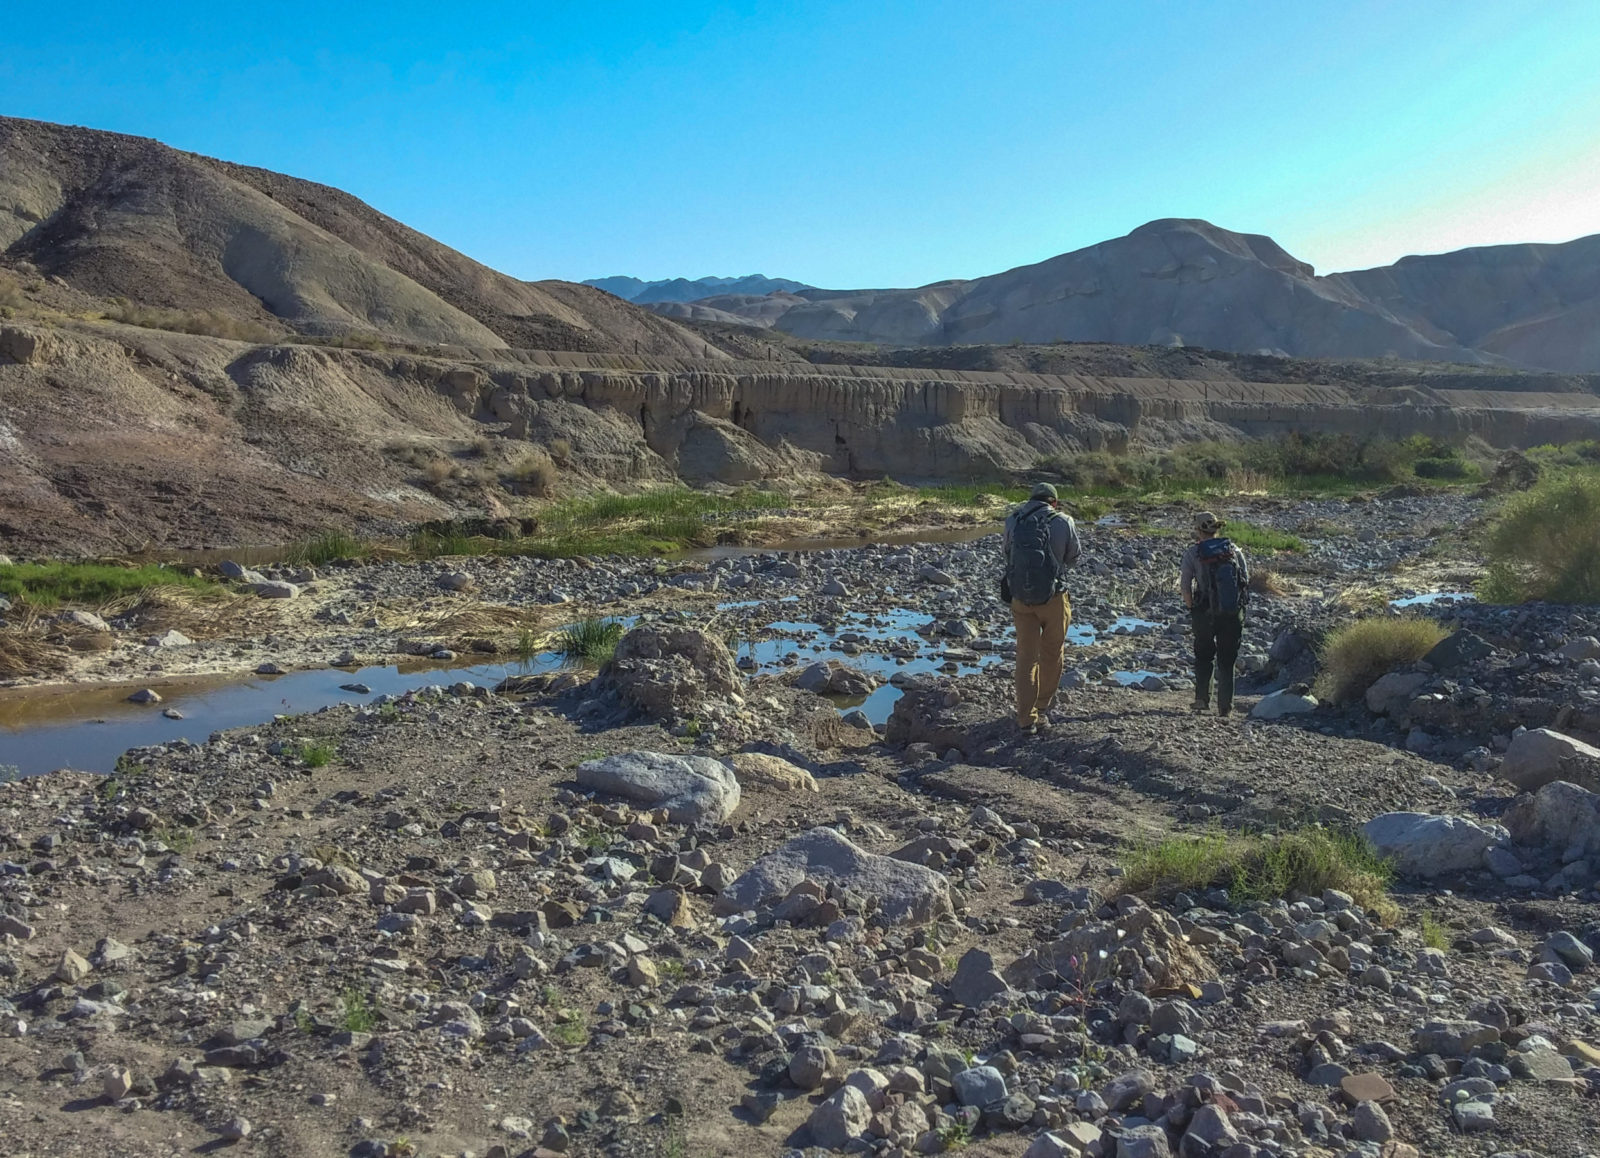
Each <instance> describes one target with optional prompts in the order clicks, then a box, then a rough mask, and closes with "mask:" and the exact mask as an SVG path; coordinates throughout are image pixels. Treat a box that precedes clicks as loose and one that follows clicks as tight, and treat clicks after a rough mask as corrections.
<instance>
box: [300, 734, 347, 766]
mask: <svg viewBox="0 0 1600 1158" xmlns="http://www.w3.org/2000/svg"><path fill="white" fill-rule="evenodd" d="M338 754H339V749H337V748H335V747H334V746H333V745H332V744H331V743H329V742H327V741H326V740H318V741H314V742H307V743H305V744H301V745H300V759H301V760H303V761H305V765H306V767H307V768H326V767H327V766H328V765H329V764H332V763H333V761H334V758H335V757H336V756H338Z"/></svg>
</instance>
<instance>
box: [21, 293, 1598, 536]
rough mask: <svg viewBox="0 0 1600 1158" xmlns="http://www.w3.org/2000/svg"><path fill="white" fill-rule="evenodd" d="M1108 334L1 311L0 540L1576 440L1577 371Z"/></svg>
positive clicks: (1580, 403)
mask: <svg viewBox="0 0 1600 1158" xmlns="http://www.w3.org/2000/svg"><path fill="white" fill-rule="evenodd" d="M1116 353H1117V352H1116V351H1114V350H1111V351H1108V350H1090V351H1087V352H1085V359H1084V361H1083V362H1082V363H1081V364H1077V365H1064V364H1060V363H1054V364H1052V370H1053V372H1050V373H1030V372H1026V371H1021V370H987V371H981V370H966V369H942V370H930V369H925V368H902V367H894V366H850V365H842V364H813V363H810V362H804V361H756V360H739V361H735V360H731V359H727V358H723V359H721V360H717V361H706V360H702V359H695V360H685V359H672V358H650V357H643V356H638V357H636V356H633V355H623V354H604V355H602V354H554V353H548V352H543V353H541V352H535V351H527V350H511V349H506V350H499V351H493V352H489V351H484V352H482V353H481V355H480V356H478V357H444V356H433V357H429V356H422V355H418V354H414V353H396V352H392V351H381V350H379V351H367V350H346V349H334V348H327V347H322V346H314V345H292V344H291V345H270V344H269V345H252V344H248V343H243V342H235V341H226V340H222V339H217V338H210V337H202V336H197V335H189V334H176V333H169V332H166V331H161V330H152V329H146V328H141V327H135V326H126V325H110V324H106V323H98V322H96V323H91V322H75V323H66V322H60V323H58V324H53V325H51V324H43V323H41V322H38V321H30V322H28V323H22V322H13V323H6V324H0V552H5V551H12V552H28V553H33V552H56V551H65V552H68V553H76V552H83V551H88V552H105V551H118V552H120V551H128V550H136V549H139V548H142V547H163V548H167V549H188V548H196V547H205V546H213V547H224V546H232V545H238V544H250V543H254V544H264V545H275V544H282V543H285V542H288V541H291V540H293V539H296V538H299V537H302V536H304V535H305V534H307V533H310V532H314V531H317V530H320V529H323V528H325V527H328V526H342V527H351V526H356V527H359V528H361V529H362V530H363V531H364V532H365V533H371V534H379V535H385V534H394V533H398V532H400V531H403V530H404V529H405V527H406V526H407V525H408V524H412V523H415V522H417V521H420V520H425V519H433V518H446V517H451V516H454V515H460V514H469V513H470V514H483V513H488V514H490V515H491V516H499V515H504V514H507V513H510V510H511V509H512V508H513V507H515V506H516V504H518V503H520V502H522V501H524V500H523V498H522V496H525V495H528V494H538V493H540V490H539V489H538V488H536V489H533V490H529V489H527V488H526V486H525V482H526V481H528V480H533V481H537V480H539V479H543V480H544V482H543V483H541V484H540V486H541V487H543V486H547V485H549V484H551V483H554V482H556V481H557V480H556V477H555V476H556V475H557V474H558V473H559V486H560V488H561V489H564V490H574V489H581V488H583V487H589V486H594V485H597V484H602V483H605V484H618V483H623V484H626V483H652V482H672V481H676V480H683V481H687V482H691V483H730V484H739V483H750V482H757V481H760V480H763V479H772V480H781V481H784V482H787V483H793V482H794V481H795V480H797V479H799V478H802V477H804V476H806V475H808V474H809V475H811V476H813V477H815V476H817V475H818V474H832V475H842V476H846V477H877V476H880V475H882V474H885V473H887V474H889V475H891V476H893V477H895V478H898V479H901V480H928V479H940V478H946V479H948V478H972V477H982V478H992V477H995V476H997V475H1006V474H1011V473H1020V472H1026V471H1028V470H1030V469H1032V468H1033V467H1034V465H1035V464H1036V463H1037V461H1038V460H1039V458H1040V457H1041V456H1045V455H1054V454H1061V453H1069V452H1074V451H1082V450H1092V449H1111V450H1120V449H1125V448H1128V447H1133V446H1165V445H1171V444H1173V443H1176V442H1183V441H1193V440H1197V439H1237V438H1240V437H1243V436H1255V435H1274V434H1280V433H1283V432H1286V431H1290V430H1303V431H1329V432H1340V433H1348V434H1353V435H1357V436H1366V435H1367V434H1370V433H1371V432H1372V431H1373V430H1375V429H1378V430H1383V431H1384V432H1385V433H1386V434H1388V435H1391V436H1395V437H1401V436H1406V435H1411V434H1424V435H1429V436H1432V437H1437V438H1442V439H1446V440H1452V441H1459V440H1461V439H1463V438H1466V437H1468V436H1477V437H1479V438H1482V439H1484V440H1485V441H1487V442H1489V443H1490V444H1492V445H1495V446H1529V445H1538V444H1541V443H1548V442H1569V441H1575V440H1578V439H1585V438H1596V437H1600V403H1597V400H1596V398H1595V396H1594V394H1593V393H1591V392H1588V391H1587V390H1584V389H1583V388H1582V387H1583V385H1584V380H1582V379H1573V378H1568V377H1561V376H1556V375H1544V376H1537V375H1520V376H1518V375H1507V374H1503V373H1496V374H1482V375H1473V374H1457V373H1452V374H1447V375H1441V376H1438V378H1437V382H1436V383H1435V380H1434V379H1433V378H1431V377H1430V376H1428V375H1425V374H1421V373H1415V374H1413V375H1411V376H1410V377H1409V378H1408V379H1407V384H1404V385H1401V384H1398V383H1397V382H1394V381H1392V380H1387V379H1381V378H1380V379H1377V384H1371V385H1369V384H1366V383H1363V382H1360V381H1359V380H1356V381H1350V380H1340V379H1338V378H1337V377H1336V378H1335V379H1334V380H1333V381H1326V380H1324V381H1312V382H1306V381H1290V382H1281V381H1280V382H1274V381H1263V380H1261V378H1260V377H1259V376H1256V377H1247V376H1246V375H1245V374H1244V373H1242V372H1241V370H1240V368H1238V367H1236V366H1234V365H1233V364H1230V363H1229V362H1227V361H1226V360H1221V359H1205V358H1199V357H1198V356H1197V357H1196V358H1195V359H1194V361H1193V362H1192V364H1188V365H1183V366H1180V365H1178V364H1177V362H1178V361H1179V360H1180V359H1178V358H1177V357H1176V355H1174V356H1173V357H1169V358H1166V359H1155V360H1141V359H1136V358H1135V359H1129V358H1120V359H1119V358H1117V357H1115V355H1116ZM1183 353H1184V359H1183V360H1186V359H1187V357H1188V355H1187V352H1183ZM1280 364H1281V365H1282V367H1283V369H1284V371H1285V376H1288V375H1289V374H1290V372H1294V373H1298V372H1299V370H1297V369H1296V365H1297V364H1294V363H1280ZM1302 369H1303V367H1302ZM1257 372H1259V367H1258V368H1257ZM1181 374H1186V375H1195V376H1194V377H1186V376H1177V375H1181ZM553 459H559V462H558V463H553ZM557 466H559V472H558V471H557V470H556V467H557Z"/></svg>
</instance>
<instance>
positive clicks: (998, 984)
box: [950, 949, 1017, 1096]
mask: <svg viewBox="0 0 1600 1158" xmlns="http://www.w3.org/2000/svg"><path fill="white" fill-rule="evenodd" d="M1015 996H1017V992H1016V990H1014V989H1012V988H1011V986H1009V985H1007V984H1006V983H1005V979H1004V978H1002V977H1001V976H1000V974H999V973H997V972H996V971H995V967H994V958H993V957H992V956H991V955H990V954H989V953H987V952H985V951H984V950H982V949H968V950H967V951H966V953H964V954H963V955H962V957H961V961H960V963H959V964H957V965H956V974H955V976H954V977H952V978H951V979H950V999H951V1000H952V1001H954V1002H956V1004H958V1005H965V1006H967V1007H968V1008H971V1009H976V1008H978V1006H980V1005H982V1004H983V1003H984V1002H986V1001H993V1000H995V999H997V998H1011V997H1015ZM1002 1096H1003V1095H1002Z"/></svg>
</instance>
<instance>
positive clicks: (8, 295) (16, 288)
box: [0, 269, 22, 309]
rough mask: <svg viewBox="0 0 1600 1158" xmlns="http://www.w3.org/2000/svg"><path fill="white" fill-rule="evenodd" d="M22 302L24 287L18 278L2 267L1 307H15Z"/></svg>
mask: <svg viewBox="0 0 1600 1158" xmlns="http://www.w3.org/2000/svg"><path fill="white" fill-rule="evenodd" d="M21 304H22V287H21V286H20V285H18V284H17V279H16V278H14V277H12V276H11V275H10V274H9V273H7V272H6V271H5V270H3V269H0V307H4V308H7V309H13V308H15V307H17V306H20V305H21Z"/></svg>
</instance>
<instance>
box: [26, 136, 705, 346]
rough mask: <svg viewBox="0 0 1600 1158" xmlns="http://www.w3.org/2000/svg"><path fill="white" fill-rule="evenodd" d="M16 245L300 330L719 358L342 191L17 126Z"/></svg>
mask: <svg viewBox="0 0 1600 1158" xmlns="http://www.w3.org/2000/svg"><path fill="white" fill-rule="evenodd" d="M0 247H3V249H4V256H5V258H6V259H7V261H8V262H10V263H13V264H14V263H17V262H21V261H27V262H31V263H32V264H33V265H34V266H36V267H38V269H39V270H40V271H42V272H43V273H45V274H48V275H54V276H56V277H60V278H62V279H63V280H64V281H65V282H67V283H68V284H69V285H70V286H72V287H73V288H74V289H76V290H80V291H82V292H83V293H85V294H88V295H90V296H91V297H95V298H102V299H104V298H112V297H122V298H127V299H129V300H130V301H132V302H135V303H137V304H140V305H146V306H155V307H164V308H171V309H180V310H208V311H213V312H216V313H220V314H223V315H226V316H228V317H232V318H237V319H240V320H243V321H247V322H254V323H259V324H264V325H267V326H271V327H278V326H281V327H286V328H287V329H288V330H290V331H293V332H294V333H297V334H302V335H312V336H324V337H326V336H339V335H344V334H350V333H362V334H377V335H380V336H382V337H384V338H388V339H391V340H398V341H401V342H407V343H419V344H445V345H454V346H467V347H472V348H477V349H502V348H505V347H507V346H514V347H531V348H540V349H563V350H587V351H607V350H614V351H628V352H635V351H636V352H639V353H644V354H657V355H669V356H690V355H696V356H706V355H709V356H716V352H715V351H714V350H709V351H708V350H707V349H706V348H705V347H704V345H703V344H702V343H701V342H700V341H699V340H698V339H696V338H695V337H693V336H692V335H690V334H688V333H686V332H685V331H684V330H683V329H681V328H680V327H678V326H677V325H675V324H674V323H672V322H670V321H668V320H666V319H663V318H658V317H656V316H654V315H652V314H650V313H649V312H648V311H645V310H643V309H640V308H638V307H635V306H631V305H628V304H627V303H625V302H622V301H619V300H618V299H617V298H614V297H612V296H611V295H609V294H605V293H602V292H601V291H599V290H596V289H593V288H592V287H589V286H581V285H574V284H571V283H568V282H559V281H544V282H524V281H518V280H517V279H516V278H513V277H509V276H507V275H505V274H502V273H498V272H496V271H495V270H492V269H489V268H488V267H487V266H484V265H480V264H479V263H478V262H475V261H473V260H472V259H471V258H469V257H466V256H465V255H463V254H461V253H458V252H456V251H455V250H453V249H451V248H449V247H448V246H445V245H442V244H440V243H439V242H437V241H434V240H432V239H431V238H428V237H425V236H423V235H422V234H420V233H418V232H417V231H416V230H413V229H409V228H407V227H406V226H404V225H402V224H400V223H399V222H398V221H395V220H393V219H392V218H389V217H386V216H384V215H383V214H382V213H379V212H378V211H377V210H375V209H373V208H372V207H371V206H369V205H367V204H365V203H364V202H362V201H360V200H358V199H357V198H355V197H352V196H350V195H349V194H348V193H343V192H341V191H339V190H337V189H331V188H329V187H327V186H325V185H318V184H315V183H313V182H310V181H302V180H299V179H297V178H294V177H287V176H284V175H283V174H280V173H273V172H270V171H268V170H265V169H254V168H249V167H247V166H243V165H234V164H230V163H228V162H225V161H218V160H214V159H212V158H209V157H202V156H199V155H197V154H194V153H184V152H180V151H178V150H176V149H172V148H168V147H167V146H165V145H163V144H160V143H159V142H157V141H152V140H147V139H144V138H140V137H130V136H124V135H122V134H119V133H106V132H99V131H95V130H91V129H82V128H72V127H67V126H62V125H52V124H46V123H43V122H40V121H27V120H19V119H16V118H10V117H0Z"/></svg>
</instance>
